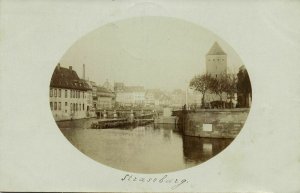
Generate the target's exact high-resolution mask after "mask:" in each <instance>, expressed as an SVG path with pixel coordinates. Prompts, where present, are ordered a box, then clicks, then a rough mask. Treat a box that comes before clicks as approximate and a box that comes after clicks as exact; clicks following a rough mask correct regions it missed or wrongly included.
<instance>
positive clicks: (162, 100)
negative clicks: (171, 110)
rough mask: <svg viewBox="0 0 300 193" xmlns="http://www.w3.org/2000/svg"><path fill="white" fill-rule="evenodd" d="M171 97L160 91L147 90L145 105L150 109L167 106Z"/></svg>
mask: <svg viewBox="0 0 300 193" xmlns="http://www.w3.org/2000/svg"><path fill="white" fill-rule="evenodd" d="M170 99H171V97H170V96H168V95H167V94H166V93H165V92H163V91H162V90H160V89H148V90H147V91H146V93H145V105H146V106H150V107H155V106H156V107H157V106H169V105H170V104H171V100H170Z"/></svg>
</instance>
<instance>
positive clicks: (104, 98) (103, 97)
mask: <svg viewBox="0 0 300 193" xmlns="http://www.w3.org/2000/svg"><path fill="white" fill-rule="evenodd" d="M114 100H115V94H114V92H112V91H111V90H108V89H106V88H104V87H102V86H97V104H96V109H98V110H100V109H111V108H112V107H113V106H114Z"/></svg>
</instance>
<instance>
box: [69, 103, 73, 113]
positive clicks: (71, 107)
mask: <svg viewBox="0 0 300 193" xmlns="http://www.w3.org/2000/svg"><path fill="white" fill-rule="evenodd" d="M70 111H71V112H72V111H73V105H72V103H70Z"/></svg>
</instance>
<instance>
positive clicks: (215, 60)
mask: <svg viewBox="0 0 300 193" xmlns="http://www.w3.org/2000/svg"><path fill="white" fill-rule="evenodd" d="M206 73H207V74H210V75H212V76H213V77H218V75H220V74H227V54H226V53H225V52H224V51H223V49H222V48H221V47H220V45H219V44H218V42H215V43H214V44H213V46H212V47H211V48H210V50H209V51H208V53H207V54H206Z"/></svg>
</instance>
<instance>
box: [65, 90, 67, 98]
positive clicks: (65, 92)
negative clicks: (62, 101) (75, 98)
mask: <svg viewBox="0 0 300 193" xmlns="http://www.w3.org/2000/svg"><path fill="white" fill-rule="evenodd" d="M65 98H68V90H65Z"/></svg>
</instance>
